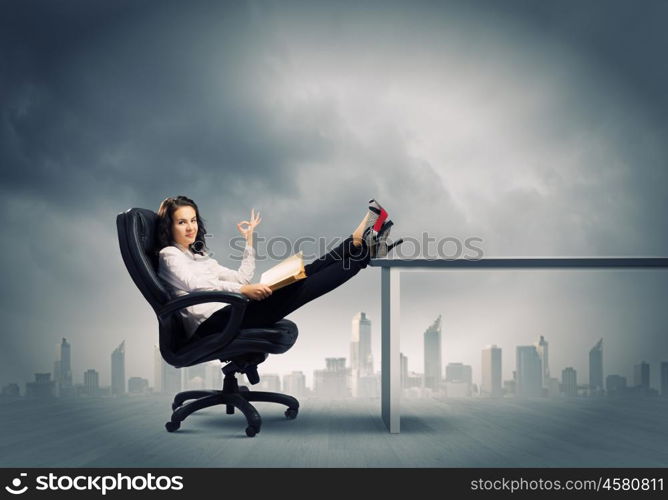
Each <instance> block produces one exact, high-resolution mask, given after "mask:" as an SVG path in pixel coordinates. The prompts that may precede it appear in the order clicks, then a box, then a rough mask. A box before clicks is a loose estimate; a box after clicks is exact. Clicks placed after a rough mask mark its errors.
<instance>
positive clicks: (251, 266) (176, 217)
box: [158, 196, 392, 337]
mask: <svg viewBox="0 0 668 500" xmlns="http://www.w3.org/2000/svg"><path fill="white" fill-rule="evenodd" d="M158 216H159V221H158V243H159V245H158V246H159V248H160V250H159V259H158V262H159V267H158V276H159V277H160V278H161V279H162V280H163V281H164V282H165V283H166V284H167V286H168V288H169V289H170V291H171V292H172V294H173V296H177V295H184V294H187V293H190V292H197V291H213V290H222V291H228V292H236V293H241V294H243V295H245V296H246V297H248V298H249V299H252V300H251V302H250V303H249V304H248V306H247V308H246V313H245V315H244V318H243V320H242V323H241V327H242V328H252V327H262V326H270V325H272V324H274V323H275V322H276V321H278V320H280V319H282V318H284V317H285V316H287V315H288V314H290V313H291V312H292V311H294V310H296V309H297V308H299V307H301V306H302V305H304V304H306V303H307V302H309V301H311V300H313V299H315V298H317V297H320V296H321V295H323V294H325V293H327V292H329V291H331V290H333V289H334V288H336V287H338V286H339V285H342V284H343V283H345V282H346V281H348V280H349V279H350V278H352V277H353V276H355V275H356V274H357V273H358V272H359V271H360V270H361V269H364V268H365V267H366V266H367V264H368V262H369V258H370V256H371V254H372V253H374V255H375V254H377V253H378V252H377V245H379V242H381V241H382V242H384V238H385V237H386V236H387V234H388V233H389V227H390V226H391V225H392V222H391V221H390V220H389V219H387V221H386V222H383V220H384V219H385V218H386V217H387V213H386V212H385V211H384V210H383V209H382V207H380V205H378V204H377V203H376V202H375V201H374V200H371V202H370V205H369V212H368V213H367V214H366V215H365V217H364V218H363V219H362V222H361V223H360V224H359V226H358V227H357V228H356V229H355V230H354V231H353V233H352V234H351V235H350V236H348V237H347V238H346V239H345V240H344V241H343V242H342V243H341V244H340V245H339V246H337V247H336V248H335V249H333V250H332V251H330V252H328V253H327V254H326V255H323V256H321V257H320V258H318V259H316V260H315V261H313V262H311V263H310V264H307V265H306V266H305V271H306V276H307V277H306V278H305V279H303V280H300V281H297V282H295V283H293V284H291V285H288V286H286V287H283V288H281V289H279V290H276V291H275V292H273V293H272V291H271V289H270V288H269V287H268V286H266V285H262V284H260V283H253V282H252V280H253V274H254V272H255V252H254V250H253V231H254V230H255V228H256V227H257V226H258V225H259V224H260V222H261V220H262V219H261V217H260V214H259V213H258V214H256V213H255V212H254V211H253V210H251V217H250V219H249V220H244V221H241V222H239V223H238V224H237V229H238V230H239V232H240V233H241V234H242V235H243V236H244V237H245V239H246V247H245V249H244V252H243V258H242V261H241V264H240V266H239V268H238V269H237V270H233V269H229V268H227V267H225V266H222V265H221V264H220V263H218V262H217V261H216V260H215V259H214V258H212V257H211V256H210V255H209V252H208V249H207V246H206V242H205V240H204V235H205V234H206V229H205V227H204V221H203V219H202V217H201V215H200V213H199V209H198V207H197V204H196V203H195V202H194V201H193V200H191V199H190V198H187V197H185V196H176V197H170V198H166V199H165V200H164V201H163V202H162V203H161V204H160V208H159V209H158ZM381 219H382V220H381ZM381 224H382V226H381ZM372 227H374V228H381V227H382V229H381V230H380V231H375V232H374V231H371V230H370V229H371V228H372ZM385 251H387V246H385ZM228 313H229V309H228V307H227V306H226V304H224V303H221V302H218V303H206V304H197V305H194V306H190V307H187V308H185V309H182V310H181V311H180V314H181V316H182V318H183V322H184V326H185V330H186V333H187V334H188V335H189V337H193V336H194V337H204V336H206V335H210V334H212V333H215V332H219V331H221V330H222V329H223V328H224V327H225V325H226V323H227V320H228V318H229V315H228Z"/></svg>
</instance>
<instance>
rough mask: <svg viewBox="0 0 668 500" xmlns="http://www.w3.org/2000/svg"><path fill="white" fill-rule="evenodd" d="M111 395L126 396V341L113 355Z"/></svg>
mask: <svg viewBox="0 0 668 500" xmlns="http://www.w3.org/2000/svg"><path fill="white" fill-rule="evenodd" d="M111 393H112V394H113V395H114V396H118V395H121V394H125V340H124V341H123V342H121V343H120V345H119V346H118V347H117V348H116V349H114V352H112V353H111Z"/></svg>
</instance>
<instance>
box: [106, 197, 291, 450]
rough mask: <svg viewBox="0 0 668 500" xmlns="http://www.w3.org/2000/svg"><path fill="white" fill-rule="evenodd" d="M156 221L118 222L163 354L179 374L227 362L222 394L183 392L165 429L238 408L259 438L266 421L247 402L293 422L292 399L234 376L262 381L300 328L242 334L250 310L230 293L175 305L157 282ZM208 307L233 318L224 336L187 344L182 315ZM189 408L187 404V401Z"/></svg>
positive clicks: (133, 212)
mask: <svg viewBox="0 0 668 500" xmlns="http://www.w3.org/2000/svg"><path fill="white" fill-rule="evenodd" d="M157 221H158V215H157V214H156V213H155V212H152V211H151V210H146V209H143V208H132V209H130V210H127V211H125V212H123V213H120V214H118V216H117V217H116V228H117V229H118V243H119V245H120V248H121V255H122V257H123V262H124V263H125V266H126V267H127V269H128V272H129V273H130V276H131V277H132V280H133V281H134V283H135V285H137V287H138V288H139V290H140V291H141V293H142V295H143V296H144V298H145V299H146V300H147V301H148V302H149V304H151V307H152V308H153V310H154V311H155V314H156V316H157V318H158V324H159V331H160V353H161V354H162V357H163V358H164V360H165V361H166V362H167V363H169V364H170V365H172V366H175V367H177V368H181V367H184V366H192V365H196V364H199V363H203V362H205V361H210V360H214V359H219V360H221V361H223V362H228V363H227V364H226V365H225V366H224V367H223V368H222V370H223V374H224V375H225V378H224V382H223V388H222V390H219V391H185V392H180V393H179V394H177V395H176V397H175V398H174V402H173V403H172V410H173V413H172V418H171V420H170V421H169V422H167V423H166V424H165V428H166V429H167V430H168V431H169V432H173V431H175V430H177V429H178V428H179V427H180V426H181V422H182V421H183V420H184V419H185V418H186V417H187V416H188V415H190V414H191V413H193V412H194V411H197V410H199V409H201V408H207V407H209V406H213V405H218V404H224V405H226V407H227V413H228V414H233V413H234V409H235V408H239V409H240V410H241V411H242V412H243V414H244V415H245V417H246V420H247V422H248V427H246V434H247V435H248V436H250V437H253V436H255V434H257V433H258V432H260V427H261V425H262V419H261V418H260V414H259V413H258V412H257V410H256V409H255V407H254V406H253V405H251V404H250V403H249V401H269V402H274V403H281V404H284V405H286V406H287V407H288V409H287V410H286V411H285V416H286V417H287V418H289V419H294V418H295V417H296V416H297V413H298V411H299V402H298V401H297V400H296V399H295V398H293V397H292V396H287V395H285V394H278V393H273V392H259V391H249V390H248V388H247V387H243V386H242V387H239V385H238V384H237V379H236V377H235V373H237V372H238V373H245V374H246V377H247V378H248V381H249V382H250V383H251V384H257V383H258V382H259V381H260V377H259V375H258V372H257V365H258V364H260V363H262V362H263V361H264V360H265V359H267V355H268V354H281V353H284V352H286V351H287V350H288V349H290V348H291V347H292V346H293V345H294V343H295V341H296V340H297V325H295V324H294V323H293V322H292V321H289V320H287V319H282V320H280V321H278V322H277V323H275V324H274V325H272V326H271V327H269V328H245V329H239V325H240V324H241V320H242V318H243V315H244V312H245V310H246V305H247V304H248V298H246V297H245V296H244V295H241V294H237V293H230V292H222V291H220V292H218V291H216V292H193V293H189V294H187V295H184V296H181V297H177V298H174V299H171V298H170V296H169V294H168V292H167V290H166V289H165V287H164V286H163V283H162V282H161V280H160V279H158V277H157V267H158V259H157V254H156V253H155V250H156V244H157V242H156V237H155V231H156V228H157ZM204 302H224V303H226V304H230V305H229V306H227V308H228V310H229V312H230V314H229V321H228V322H227V325H226V327H225V329H224V330H223V331H221V332H220V333H216V334H213V335H209V336H206V337H203V338H199V339H195V340H192V341H186V340H184V339H186V333H185V331H184V327H183V322H182V320H181V315H180V314H179V310H180V309H183V308H184V307H188V306H192V305H195V304H201V303H204ZM192 399H194V400H195V401H192V402H190V403H187V404H184V403H185V402H186V401H188V400H192Z"/></svg>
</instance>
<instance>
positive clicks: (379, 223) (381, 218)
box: [373, 208, 387, 232]
mask: <svg viewBox="0 0 668 500" xmlns="http://www.w3.org/2000/svg"><path fill="white" fill-rule="evenodd" d="M385 219H387V212H386V211H385V209H384V208H381V209H380V215H379V216H378V219H376V223H375V224H374V225H373V230H374V231H376V232H378V231H380V228H381V227H383V222H385Z"/></svg>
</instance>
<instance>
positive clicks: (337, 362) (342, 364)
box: [313, 358, 350, 398]
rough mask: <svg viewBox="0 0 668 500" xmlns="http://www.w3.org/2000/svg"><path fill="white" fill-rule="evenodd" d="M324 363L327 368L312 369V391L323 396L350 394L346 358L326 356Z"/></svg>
mask: <svg viewBox="0 0 668 500" xmlns="http://www.w3.org/2000/svg"><path fill="white" fill-rule="evenodd" d="M325 363H326V365H327V368H325V369H324V370H315V371H314V376H313V382H314V388H313V389H314V392H315V393H316V394H317V395H318V396H321V397H325V398H341V397H346V396H350V391H349V389H348V384H347V380H348V372H349V370H348V369H347V368H346V358H326V359H325Z"/></svg>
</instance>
